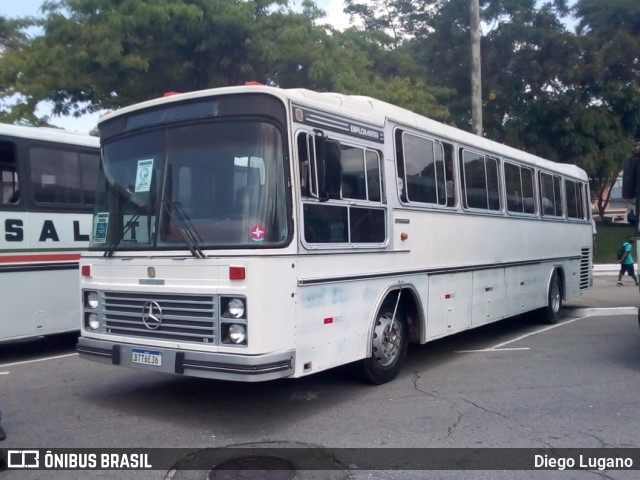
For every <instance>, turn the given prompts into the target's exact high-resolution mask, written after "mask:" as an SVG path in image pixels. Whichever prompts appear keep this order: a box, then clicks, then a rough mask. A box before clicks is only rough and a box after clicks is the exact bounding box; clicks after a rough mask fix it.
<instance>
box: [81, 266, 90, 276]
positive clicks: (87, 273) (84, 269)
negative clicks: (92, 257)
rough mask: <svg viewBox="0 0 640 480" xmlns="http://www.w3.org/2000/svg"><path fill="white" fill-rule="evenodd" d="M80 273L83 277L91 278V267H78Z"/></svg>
mask: <svg viewBox="0 0 640 480" xmlns="http://www.w3.org/2000/svg"><path fill="white" fill-rule="evenodd" d="M80 272H81V273H82V276H83V277H90V276H91V265H82V267H80Z"/></svg>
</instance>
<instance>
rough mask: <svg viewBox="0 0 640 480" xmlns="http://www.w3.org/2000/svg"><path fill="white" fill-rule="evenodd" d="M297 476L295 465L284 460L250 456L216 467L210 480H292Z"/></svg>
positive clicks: (212, 470)
mask: <svg viewBox="0 0 640 480" xmlns="http://www.w3.org/2000/svg"><path fill="white" fill-rule="evenodd" d="M295 475H296V468H295V465H294V464H293V463H291V462H288V461H287V460H285V459H284V458H278V457H267V456H250V457H240V458H235V459H232V460H227V461H226V462H223V463H221V464H219V465H216V466H215V467H213V468H212V469H211V471H210V472H209V480H252V479H255V480H291V479H292V478H293V477H294V476H295Z"/></svg>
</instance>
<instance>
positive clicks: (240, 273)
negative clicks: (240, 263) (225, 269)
mask: <svg viewBox="0 0 640 480" xmlns="http://www.w3.org/2000/svg"><path fill="white" fill-rule="evenodd" d="M244 279H245V270H244V267H229V280H244Z"/></svg>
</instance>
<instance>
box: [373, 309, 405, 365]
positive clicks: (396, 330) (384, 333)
mask: <svg viewBox="0 0 640 480" xmlns="http://www.w3.org/2000/svg"><path fill="white" fill-rule="evenodd" d="M402 335H403V331H402V323H401V322H398V321H397V320H396V321H392V320H391V316H389V315H387V314H385V315H382V316H381V317H380V318H378V320H377V321H376V328H375V329H374V331H373V356H374V357H375V358H376V360H377V361H378V363H379V364H380V365H381V366H383V367H387V366H389V365H391V364H393V363H394V362H395V361H396V359H397V358H398V355H399V353H400V347H401V345H402Z"/></svg>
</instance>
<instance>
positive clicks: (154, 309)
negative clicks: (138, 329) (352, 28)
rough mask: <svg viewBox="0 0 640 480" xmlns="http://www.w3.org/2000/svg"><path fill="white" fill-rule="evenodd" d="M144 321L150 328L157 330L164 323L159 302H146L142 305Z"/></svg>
mask: <svg viewBox="0 0 640 480" xmlns="http://www.w3.org/2000/svg"><path fill="white" fill-rule="evenodd" d="M142 322H143V323H144V326H145V327H147V328H148V329H149V330H157V329H158V328H160V325H162V309H161V308H160V305H158V302H151V301H149V302H145V304H144V306H143V307H142Z"/></svg>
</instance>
